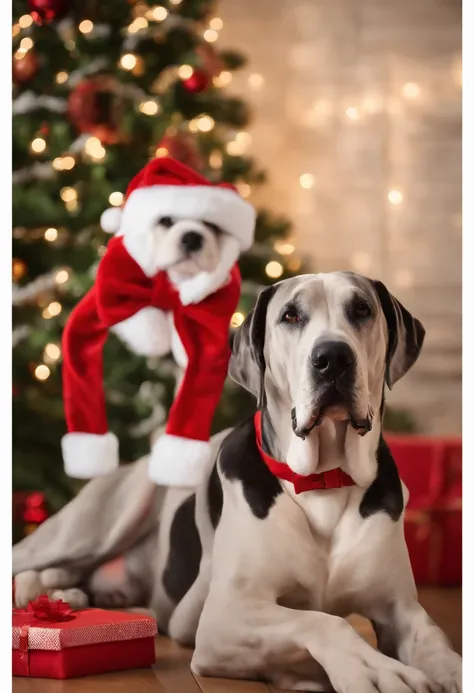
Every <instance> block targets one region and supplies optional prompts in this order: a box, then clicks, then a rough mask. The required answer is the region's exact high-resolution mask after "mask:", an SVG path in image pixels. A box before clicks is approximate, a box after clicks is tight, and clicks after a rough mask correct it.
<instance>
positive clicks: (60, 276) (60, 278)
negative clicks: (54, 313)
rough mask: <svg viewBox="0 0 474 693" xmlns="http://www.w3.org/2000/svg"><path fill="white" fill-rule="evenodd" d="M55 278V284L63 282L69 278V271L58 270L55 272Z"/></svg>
mask: <svg viewBox="0 0 474 693" xmlns="http://www.w3.org/2000/svg"><path fill="white" fill-rule="evenodd" d="M55 279H56V283H57V284H65V283H66V282H67V280H68V279H69V272H67V271H66V270H59V272H56V276H55ZM50 311H51V307H50Z"/></svg>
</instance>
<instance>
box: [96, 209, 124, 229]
mask: <svg viewBox="0 0 474 693" xmlns="http://www.w3.org/2000/svg"><path fill="white" fill-rule="evenodd" d="M121 218H122V210H121V208H120V207H109V209H106V210H105V211H104V212H102V214H101V216H100V225H101V227H102V229H103V230H104V231H105V233H116V232H117V231H118V230H119V228H120V220H121Z"/></svg>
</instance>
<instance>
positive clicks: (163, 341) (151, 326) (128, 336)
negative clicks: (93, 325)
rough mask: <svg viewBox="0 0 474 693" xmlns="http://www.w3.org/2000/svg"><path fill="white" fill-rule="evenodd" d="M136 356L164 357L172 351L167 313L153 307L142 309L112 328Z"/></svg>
mask: <svg viewBox="0 0 474 693" xmlns="http://www.w3.org/2000/svg"><path fill="white" fill-rule="evenodd" d="M112 332H114V333H115V334H116V335H117V337H119V338H120V339H121V340H122V341H123V342H125V344H126V345H127V346H128V348H129V349H131V350H132V351H133V352H134V353H135V354H139V355H140V356H164V355H165V354H168V353H169V351H170V349H171V335H170V328H169V323H168V320H167V318H166V315H165V313H164V312H163V311H162V310H159V309H158V308H154V307H153V306H147V307H146V308H142V309H141V310H139V311H138V312H137V313H135V314H134V315H131V316H130V317H129V318H127V319H126V320H122V322H119V323H117V324H116V325H114V326H113V327H112Z"/></svg>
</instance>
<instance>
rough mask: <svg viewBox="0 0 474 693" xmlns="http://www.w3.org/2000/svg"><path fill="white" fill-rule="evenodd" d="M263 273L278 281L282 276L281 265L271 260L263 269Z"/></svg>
mask: <svg viewBox="0 0 474 693" xmlns="http://www.w3.org/2000/svg"><path fill="white" fill-rule="evenodd" d="M265 272H266V274H267V275H268V276H269V277H271V279H278V277H281V275H282V274H283V265H281V264H280V263H279V262H276V260H272V261H271V262H269V263H268V265H267V266H266V267H265Z"/></svg>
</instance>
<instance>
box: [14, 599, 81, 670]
mask: <svg viewBox="0 0 474 693" xmlns="http://www.w3.org/2000/svg"><path fill="white" fill-rule="evenodd" d="M13 614H14V616H19V617H20V621H21V622H20V623H19V624H18V625H19V626H20V656H21V658H22V660H23V662H24V667H25V672H26V675H27V676H29V675H30V663H29V656H28V631H29V630H30V628H31V626H38V625H41V623H45V622H46V623H48V622H49V623H57V622H60V621H70V620H71V619H73V618H74V616H73V615H72V609H71V607H70V605H69V604H68V603H67V602H63V600H62V599H50V598H49V597H48V595H47V594H41V595H40V596H39V597H38V598H37V599H33V600H32V601H30V602H28V606H27V607H26V609H13Z"/></svg>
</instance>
